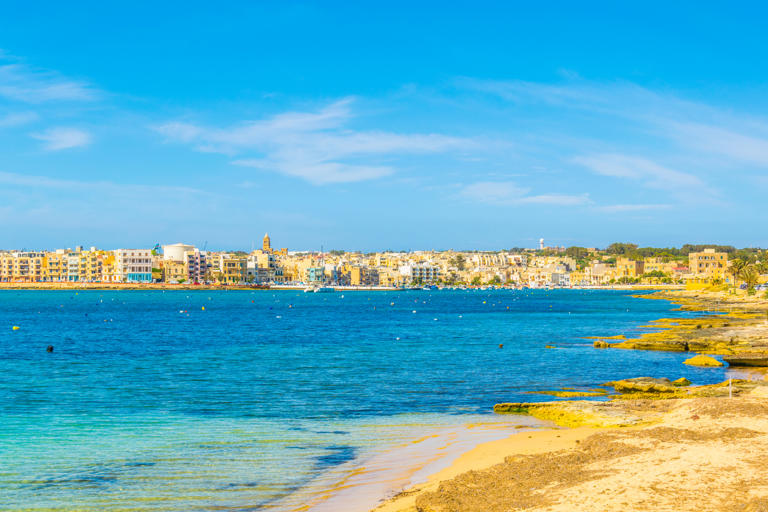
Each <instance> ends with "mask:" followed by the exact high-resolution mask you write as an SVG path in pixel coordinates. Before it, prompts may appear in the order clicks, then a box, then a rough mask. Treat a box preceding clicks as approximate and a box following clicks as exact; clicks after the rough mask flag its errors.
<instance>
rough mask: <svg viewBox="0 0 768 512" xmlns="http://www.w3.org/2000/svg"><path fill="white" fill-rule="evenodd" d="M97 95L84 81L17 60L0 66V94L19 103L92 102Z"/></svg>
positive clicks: (1, 58) (0, 56)
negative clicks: (32, 66)
mask: <svg viewBox="0 0 768 512" xmlns="http://www.w3.org/2000/svg"><path fill="white" fill-rule="evenodd" d="M0 60H3V57H2V55H0ZM98 95H99V93H98V91H97V90H96V89H95V88H94V87H92V86H91V85H89V84H88V83H86V82H81V81H77V80H72V79H68V78H65V77H63V76H61V75H59V74H58V73H55V72H53V71H44V70H36V69H32V68H30V67H29V66H26V65H25V64H21V63H17V62H14V63H7V64H2V65H0V97H4V98H6V99H9V100H13V101H19V102H23V103H45V102H51V101H92V100H95V99H96V98H97V97H98Z"/></svg>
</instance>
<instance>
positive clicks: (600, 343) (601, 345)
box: [592, 340, 611, 348]
mask: <svg viewBox="0 0 768 512" xmlns="http://www.w3.org/2000/svg"><path fill="white" fill-rule="evenodd" d="M592 346H593V347H595V348H611V344H610V343H608V342H607V341H603V340H595V342H594V343H592Z"/></svg>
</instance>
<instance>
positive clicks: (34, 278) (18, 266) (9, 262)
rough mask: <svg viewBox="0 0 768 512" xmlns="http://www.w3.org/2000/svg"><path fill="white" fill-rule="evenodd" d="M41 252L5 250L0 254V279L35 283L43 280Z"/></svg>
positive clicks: (42, 255)
mask: <svg viewBox="0 0 768 512" xmlns="http://www.w3.org/2000/svg"><path fill="white" fill-rule="evenodd" d="M44 259H45V257H44V254H43V253H41V252H6V253H2V254H0V281H3V282H15V283H35V282H38V281H42V280H43V260H44Z"/></svg>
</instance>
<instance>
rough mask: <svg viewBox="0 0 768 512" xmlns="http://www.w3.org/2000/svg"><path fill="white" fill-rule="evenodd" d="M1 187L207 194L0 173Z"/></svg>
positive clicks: (174, 187)
mask: <svg viewBox="0 0 768 512" xmlns="http://www.w3.org/2000/svg"><path fill="white" fill-rule="evenodd" d="M0 185H5V186H6V187H22V188H33V189H42V188H45V189H60V190H61V189H76V190H83V191H94V190H100V191H113V192H114V191H120V192H121V193H123V194H127V195H129V196H131V197H134V198H137V197H139V196H138V195H139V194H141V193H145V192H163V193H175V194H180V193H181V194H200V195H203V194H206V192H204V191H202V190H198V189H195V188H190V187H179V186H163V185H137V184H126V183H115V182H112V181H80V180H67V179H60V178H50V177H48V176H36V175H28V174H18V173H12V172H3V171H0Z"/></svg>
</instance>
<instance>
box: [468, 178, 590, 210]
mask: <svg viewBox="0 0 768 512" xmlns="http://www.w3.org/2000/svg"><path fill="white" fill-rule="evenodd" d="M530 192H531V189H529V188H527V187H521V186H519V185H517V184H516V183H514V182H511V181H478V182H476V183H471V184H469V185H466V186H465V187H464V188H463V189H462V190H461V195H462V196H464V197H466V198H469V199H473V200H475V201H480V202H483V203H489V204H498V205H520V204H550V205H559V206H577V205H584V204H588V203H590V202H591V200H590V198H589V195H588V194H578V195H569V194H538V195H529V193H530Z"/></svg>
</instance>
